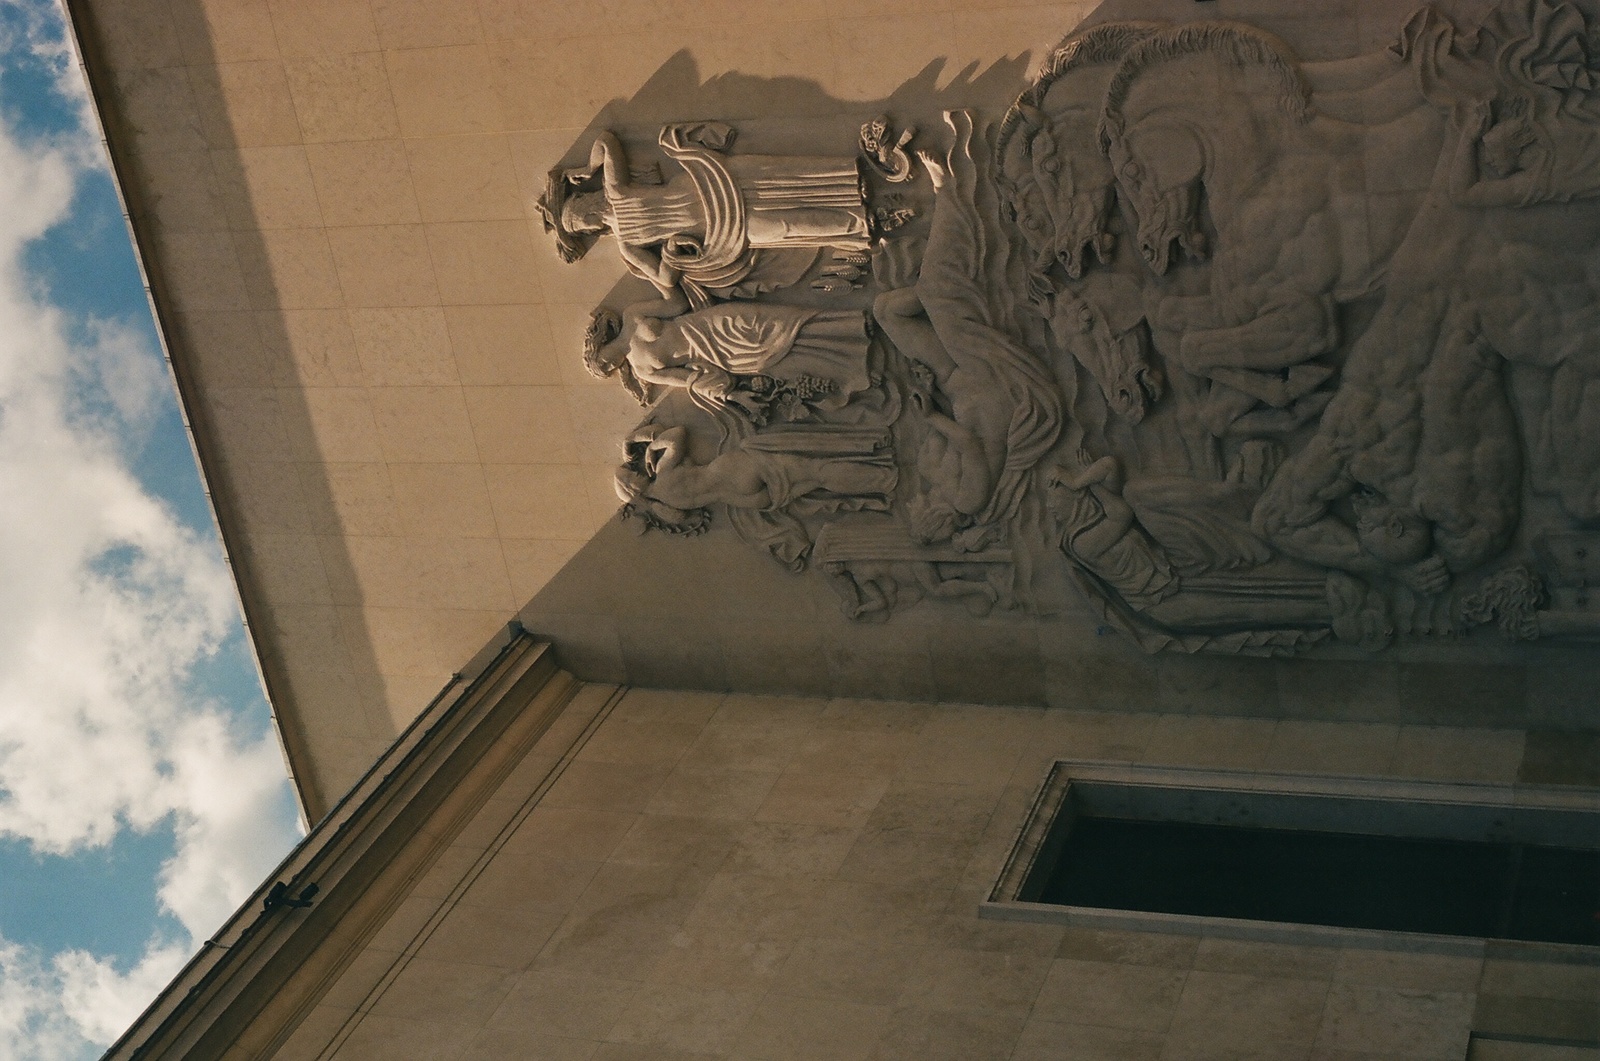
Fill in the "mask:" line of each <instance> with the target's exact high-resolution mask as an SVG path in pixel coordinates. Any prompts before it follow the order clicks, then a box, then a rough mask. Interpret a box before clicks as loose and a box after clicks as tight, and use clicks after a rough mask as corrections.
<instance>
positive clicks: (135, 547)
mask: <svg viewBox="0 0 1600 1061" xmlns="http://www.w3.org/2000/svg"><path fill="white" fill-rule="evenodd" d="M6 12H22V13H23V14H24V15H26V16H27V18H26V19H24V20H23V22H22V26H23V34H22V39H21V40H19V39H17V38H16V36H15V35H13V37H12V39H9V40H0V49H5V48H7V47H8V46H9V47H10V48H17V47H23V48H26V49H28V50H30V51H31V52H32V54H34V55H36V56H43V57H45V58H47V59H48V60H49V61H50V62H51V63H53V64H60V63H64V59H63V56H64V54H65V53H64V51H62V50H61V49H62V48H64V45H62V44H61V43H60V40H61V38H60V36H59V24H57V35H56V37H55V38H52V37H51V35H50V30H51V17H54V18H59V16H58V15H55V14H54V7H53V5H50V4H46V3H39V2H27V0H0V13H6ZM36 16H37V17H36ZM29 20H31V21H29ZM52 40H54V41H55V42H56V43H54V44H52ZM52 48H56V49H57V50H56V51H54V52H52V51H51V49H52ZM64 70H65V73H62V72H61V71H59V70H58V71H57V73H58V75H59V77H58V80H60V79H61V78H66V79H67V80H66V82H64V83H70V82H71V80H72V79H74V78H75V77H76V70H75V68H72V67H71V66H70V64H69V65H67V66H65V67H64ZM69 75H70V76H69ZM67 91H68V92H69V99H70V100H73V101H76V100H77V99H78V98H79V97H81V95H82V92H81V87H80V88H75V89H69V90H67ZM71 92H76V93H77V94H78V95H77V96H72V95H70V93H71ZM85 143H89V144H92V143H93V140H92V138H89V137H87V135H86V134H85V133H84V132H83V130H79V131H78V133H76V134H70V135H65V136H58V137H55V138H53V139H50V140H46V141H33V140H25V139H24V138H22V137H20V136H19V135H18V133H17V132H16V131H15V130H14V129H12V128H0V836H8V837H13V838H19V839H22V840H25V841H26V842H28V843H29V844H31V845H32V846H33V847H34V848H35V849H37V850H40V851H46V852H52V853H58V854H70V853H72V852H74V851H79V850H82V849H84V848H87V847H93V846H98V845H103V844H106V843H108V842H109V841H110V840H111V839H112V838H113V837H114V836H116V834H117V833H118V832H119V831H120V830H123V829H129V828H132V829H136V830H148V829H150V828H153V827H154V826H156V825H157V824H158V823H161V822H164V821H169V820H170V821H171V822H172V824H173V826H174V832H175V835H176V838H177V851H176V854H175V856H174V857H173V858H172V859H171V860H170V861H168V862H167V864H166V865H165V866H164V867H163V869H162V873H161V880H160V882H159V891H158V896H159V899H160V901H161V904H162V906H163V907H164V908H165V909H166V911H167V912H169V913H171V914H172V915H173V916H174V917H176V918H177V920H178V922H179V923H180V924H181V925H182V926H183V928H184V930H185V933H186V934H187V936H188V937H189V938H188V939H186V940H178V941H173V940H169V939H160V938H152V940H151V943H150V945H149V946H148V947H147V949H146V953H145V955H144V956H143V958H142V959H141V960H140V961H139V962H138V963H136V964H135V965H134V967H133V968H132V969H130V970H127V971H126V972H119V971H118V969H117V968H116V967H115V966H114V965H113V964H112V963H111V962H110V961H108V960H106V959H105V958H103V957H96V956H94V955H90V954H87V953H84V952H81V951H74V952H68V953H65V954H61V955H53V956H52V955H43V954H40V953H37V952H36V951H34V950H30V949H29V948H26V947H23V946H20V945H18V944H15V943H11V942H7V941H5V940H4V939H0V1056H4V1057H7V1058H18V1059H25V1058H35V1057H37V1058H48V1059H55V1058H66V1057H77V1056H81V1055H82V1054H83V1053H84V1050H85V1048H86V1044H88V1043H98V1044H102V1045H103V1044H104V1043H105V1042H107V1041H109V1040H110V1039H111V1038H114V1037H115V1035H117V1034H118V1033H120V1031H121V1030H122V1028H123V1027H124V1026H126V1024H127V1023H128V1022H129V1021H130V1020H131V1019H132V1018H133V1017H134V1016H136V1015H137V1013H138V1012H139V1010H141V1009H142V1008H143V1006H144V1005H145V1004H146V1003H147V1002H148V1001H149V1000H150V998H151V997H152V996H153V995H154V993H155V992H156V991H157V990H158V989H159V988H160V987H161V986H163V985H164V984H165V983H166V981H167V980H168V979H169V978H170V977H171V976H172V975H173V974H174V973H175V972H176V970H177V969H178V967H179V966H180V965H181V964H182V962H183V960H184V959H185V958H186V956H187V954H188V953H189V951H191V950H192V948H193V946H194V945H195V943H196V942H197V941H198V940H200V939H203V938H205V937H206V936H207V935H209V934H210V933H211V932H212V931H214V930H215V929H216V927H217V926H218V925H219V924H220V923H221V921H222V920H223V919H224V918H225V917H226V916H227V915H228V914H229V913H231V912H232V910H233V909H234V907H235V906H236V905H237V904H238V903H239V902H240V901H241V900H242V899H243V898H244V897H246V896H247V895H248V894H249V892H250V890H251V889H252V888H253V887H254V886H255V885H256V884H257V883H258V882H259V881H260V879H261V877H262V875H263V874H264V873H265V872H266V871H267V869H269V868H270V866H271V865H272V863H274V862H275V861H276V860H277V858H278V857H279V856H280V855H281V854H282V853H283V851H284V850H285V849H286V847H287V845H288V844H289V843H290V842H292V840H293V836H292V833H291V829H292V827H291V826H290V825H289V823H288V822H287V821H286V820H285V819H284V816H283V814H282V806H283V803H282V794H283V784H284V778H283V765H282V760H281V758H280V756H279V754H278V750H277V748H276V745H275V742H274V739H273V738H272V736H271V735H270V733H266V734H264V733H261V732H259V731H258V730H251V731H248V732H247V731H245V730H244V729H241V728H240V726H239V724H238V722H237V721H236V720H235V719H234V718H233V717H232V716H231V715H230V714H229V713H228V712H227V711H225V710H224V709H223V708H222V707H221V706H220V705H217V704H214V703H211V702H208V701H206V700H205V699H204V698H203V697H202V696H201V695H200V694H199V693H197V692H196V691H195V689H194V688H193V685H192V683H191V681H190V675H191V672H192V669H193V668H194V666H195V665H196V664H197V663H198V662H200V661H201V660H203V659H204V658H206V657H207V656H209V655H211V654H212V653H214V652H216V651H217V649H218V647H219V645H220V644H221V643H222V641H223V639H224V638H225V637H226V636H227V634H228V632H229V630H230V629H231V625H232V624H233V623H234V622H235V621H236V613H235V601H234V596H233V590H232V586H231V584H230V582H229V578H228V574H227V570H226V567H225V565H224V564H223V562H222V559H221V556H220V554H219V553H218V551H217V549H216V546H215V545H214V544H212V543H209V542H207V541H205V540H203V539H201V538H200V537H199V536H197V535H196V534H195V533H194V532H193V531H192V530H190V529H189V528H188V527H186V526H184V525H183V524H182V523H181V522H180V521H179V520H178V519H177V518H176V517H175V516H174V515H173V513H172V511H171V510H170V509H169V508H168V507H167V506H166V505H164V504H163V503H162V502H161V501H160V500H158V499H157V498H155V497H153V496H151V494H150V493H149V491H148V490H147V489H146V488H145V487H144V486H143V485H142V484H141V483H140V482H139V481H138V479H137V478H136V477H135V476H134V475H133V474H132V472H131V471H130V470H129V467H130V464H129V459H128V457H127V451H128V450H129V448H130V447H136V446H137V444H138V442H139V440H140V439H141V438H142V437H143V434H144V428H145V422H146V421H147V420H148V418H149V417H150V416H151V415H152V414H153V413H154V412H156V411H157V410H158V409H159V408H160V406H159V404H158V402H159V400H160V397H161V395H162V393H163V389H164V388H165V387H166V386H167V383H166V376H165V370H164V367H163V366H162V363H161V361H160V358H159V356H158V355H157V353H156V352H155V351H154V350H151V349H150V348H149V347H148V345H147V344H146V343H145V342H144V341H143V340H142V339H141V338H140V337H139V333H138V332H137V331H135V330H133V329H131V328H129V327H127V325H126V324H125V323H121V322H116V321H92V322H81V321H79V322H75V324H76V327H74V328H71V329H69V328H68V327H67V324H68V321H67V320H66V319H65V318H64V317H63V315H62V314H61V313H60V312H59V311H58V310H56V309H55V308H53V307H52V306H50V305H49V304H47V303H46V302H45V301H44V300H43V296H42V295H41V292H40V290H39V288H38V286H37V285H36V284H34V283H33V282H31V281H30V279H29V278H28V276H27V275H26V274H25V272H24V270H23V267H22V254H23V251H24V250H25V249H26V247H27V246H28V244H29V243H30V242H31V241H33V240H36V239H39V238H40V237H41V236H44V235H45V234H46V233H48V232H49V231H50V230H51V229H52V227H53V226H55V225H57V224H58V223H60V222H61V221H62V220H63V219H64V218H65V216H66V214H67V211H68V208H69V206H70V204H71V202H72V199H73V195H74V191H75V188H76V186H77V183H78V180H79V178H80V177H81V175H82V174H83V173H84V172H85V170H86V168H88V167H91V166H93V167H99V166H101V165H102V163H101V162H100V160H99V159H98V158H97V157H96V156H95V155H94V153H92V152H90V151H87V150H85V148H84V145H85ZM85 325H87V327H85ZM72 334H79V335H84V334H86V335H88V336H89V337H90V338H89V341H88V342H87V344H79V345H75V344H74V343H73V341H72V340H71V338H70V335H72Z"/></svg>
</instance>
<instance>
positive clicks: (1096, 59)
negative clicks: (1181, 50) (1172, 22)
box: [994, 22, 1163, 166]
mask: <svg viewBox="0 0 1600 1061" xmlns="http://www.w3.org/2000/svg"><path fill="white" fill-rule="evenodd" d="M1162 28H1163V24H1162V23H1159V22H1107V23H1105V24H1103V25H1099V26H1094V27H1092V28H1090V29H1087V30H1084V31H1083V32H1082V33H1075V34H1072V35H1071V36H1068V37H1067V38H1066V39H1065V40H1063V41H1062V42H1061V43H1060V44H1058V45H1056V46H1055V48H1054V49H1053V50H1052V51H1051V52H1050V58H1049V59H1048V60H1047V61H1046V62H1045V64H1044V67H1043V68H1042V69H1040V71H1039V73H1038V75H1037V76H1036V77H1035V78H1034V79H1033V83H1032V84H1030V85H1029V86H1028V87H1027V88H1025V89H1023V90H1022V94H1021V95H1020V96H1018V97H1017V99H1016V102H1014V103H1012V104H1011V106H1010V107H1009V108H1008V109H1007V110H1006V114H1005V117H1004V118H1002V119H1001V120H1000V132H999V135H998V137H997V139H996V141H995V152H994V157H995V158H996V160H998V159H999V158H1000V156H1001V155H1002V154H1003V153H1004V152H1005V149H1006V144H1008V143H1009V142H1010V141H1011V138H1012V137H1013V136H1015V135H1016V134H1017V130H1018V129H1020V128H1022V127H1023V126H1025V125H1026V124H1027V123H1028V118H1027V114H1026V111H1025V109H1024V108H1028V107H1032V108H1035V109H1038V108H1040V107H1042V106H1043V105H1044V98H1045V96H1046V95H1047V94H1049V92H1050V89H1051V88H1052V87H1053V86H1054V85H1055V83H1056V82H1057V81H1059V80H1061V78H1063V77H1064V76H1066V75H1067V74H1069V73H1071V72H1072V71H1074V70H1077V69H1079V68H1080V67H1085V66H1093V65H1095V64H1100V63H1116V62H1120V61H1121V60H1122V58H1123V56H1125V55H1127V54H1128V52H1129V51H1130V50H1131V49H1132V48H1133V46H1134V45H1136V44H1139V43H1141V42H1142V41H1145V40H1147V39H1149V38H1150V37H1152V36H1154V35H1155V34H1156V33H1158V32H1159V31H1160V30H1161V29H1162ZM996 165H997V166H998V161H997V162H996Z"/></svg>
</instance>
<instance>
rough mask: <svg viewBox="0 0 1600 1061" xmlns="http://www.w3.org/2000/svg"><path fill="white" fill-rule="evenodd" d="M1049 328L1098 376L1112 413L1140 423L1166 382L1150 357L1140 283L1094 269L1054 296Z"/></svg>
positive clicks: (1058, 342) (1095, 376) (1069, 351)
mask: <svg viewBox="0 0 1600 1061" xmlns="http://www.w3.org/2000/svg"><path fill="white" fill-rule="evenodd" d="M1050 331H1051V334H1052V335H1054V336H1055V340H1056V343H1057V344H1058V345H1059V346H1060V347H1061V348H1062V349H1063V350H1065V351H1066V352H1068V353H1070V354H1071V355H1072V356H1073V358H1074V359H1075V360H1076V361H1077V362H1078V363H1079V364H1080V365H1082V366H1083V367H1084V368H1086V369H1088V370H1089V374H1090V375H1092V376H1093V377H1094V378H1095V382H1097V383H1099V384H1100V390H1101V391H1102V392H1103V393H1104V394H1105V396H1106V404H1107V405H1109V406H1110V407H1111V409H1112V411H1113V412H1115V413H1117V414H1118V415H1119V416H1123V417H1125V418H1127V419H1128V421H1129V422H1131V423H1135V424H1137V423H1138V422H1139V421H1141V420H1143V419H1144V414H1145V411H1146V410H1147V409H1148V408H1149V407H1150V406H1152V405H1154V404H1155V403H1156V402H1157V401H1159V400H1160V398H1161V394H1162V391H1163V390H1164V388H1165V385H1166V379H1165V377H1163V376H1162V374H1161V370H1160V369H1159V368H1157V367H1156V366H1155V364H1153V363H1152V362H1151V360H1150V334H1149V331H1148V329H1146V328H1145V327H1144V307H1143V303H1142V299H1141V296H1140V292H1139V287H1138V284H1137V283H1135V282H1134V281H1133V280H1132V279H1130V278H1129V277H1126V276H1122V275H1119V274H1116V273H1108V272H1103V271H1102V272H1096V273H1093V274H1091V276H1090V277H1088V278H1086V279H1085V280H1083V281H1080V282H1078V283H1074V284H1069V285H1067V286H1066V287H1063V288H1061V289H1060V290H1059V291H1057V292H1056V294H1055V300H1054V302H1053V304H1052V306H1051V313H1050Z"/></svg>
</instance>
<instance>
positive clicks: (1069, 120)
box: [995, 22, 1162, 282]
mask: <svg viewBox="0 0 1600 1061" xmlns="http://www.w3.org/2000/svg"><path fill="white" fill-rule="evenodd" d="M1161 28H1162V27H1161V24H1160V23H1155V22H1108V23H1105V24H1104V25H1100V26H1095V27H1093V28H1091V29H1088V30H1084V31H1083V32H1081V33H1075V34H1073V35H1072V36H1070V37H1068V38H1067V39H1066V40H1064V41H1062V42H1061V43H1060V44H1059V45H1057V46H1056V49H1055V50H1054V51H1053V52H1051V53H1050V58H1049V60H1048V61H1047V62H1046V63H1045V66H1044V69H1043V70H1041V71H1040V73H1039V75H1038V76H1037V77H1036V78H1035V79H1034V81H1033V84H1031V85H1030V86H1029V87H1028V88H1027V89H1026V90H1025V91H1024V92H1023V93H1022V95H1021V96H1019V97H1018V98H1017V101H1016V103H1014V104H1012V106H1011V109H1010V110H1008V111H1007V112H1006V116H1005V118H1004V119H1002V120H1001V122H1000V130H999V133H998V135H997V137H996V141H995V160H996V166H995V182H996V184H997V185H998V186H999V189H1000V194H1001V198H1002V201H1003V202H1004V203H1005V205H1006V209H1007V211H1008V213H1009V214H1010V216H1011V219H1012V220H1014V221H1015V222H1016V223H1017V226H1018V227H1019V228H1020V229H1021V230H1022V238H1023V240H1024V241H1025V242H1026V243H1027V245H1028V250H1029V252H1030V254H1031V256H1032V272H1033V274H1034V277H1035V278H1036V279H1037V280H1038V281H1041V282H1042V281H1045V280H1046V277H1047V275H1048V274H1049V273H1050V271H1051V269H1052V268H1053V267H1054V266H1055V265H1057V264H1059V265H1060V267H1061V269H1062V271H1063V272H1064V273H1065V274H1066V276H1067V277H1068V278H1069V279H1073V280H1076V279H1078V278H1079V277H1080V276H1082V275H1083V272H1084V269H1085V268H1086V267H1087V266H1088V264H1089V254H1090V252H1091V251H1092V252H1093V253H1094V255H1095V257H1096V258H1098V259H1099V261H1100V262H1101V264H1103V265H1109V264H1111V255H1112V252H1113V251H1114V250H1115V248H1116V237H1115V235H1114V234H1113V233H1112V231H1111V227H1112V226H1111V219H1112V215H1113V214H1114V212H1115V210H1116V193H1117V188H1116V178H1115V177H1114V176H1113V174H1112V172H1111V166H1110V164H1109V163H1107V162H1106V159H1105V156H1104V155H1102V154H1101V153H1100V151H1098V150H1096V148H1095V143H1096V136H1097V130H1098V128H1099V123H1100V115H1101V109H1102V105H1103V103H1104V100H1105V93H1106V86H1107V85H1108V84H1109V83H1110V81H1111V76H1112V74H1114V73H1115V72H1116V69H1117V65H1118V64H1119V63H1120V62H1121V61H1122V58H1123V57H1124V56H1125V55H1127V53H1128V51H1129V50H1130V49H1131V48H1132V47H1133V46H1134V45H1136V44H1138V43H1140V42H1141V41H1144V40H1148V39H1149V38H1150V37H1152V36H1154V35H1155V33H1156V32H1157V31H1158V30H1159V29H1161Z"/></svg>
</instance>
